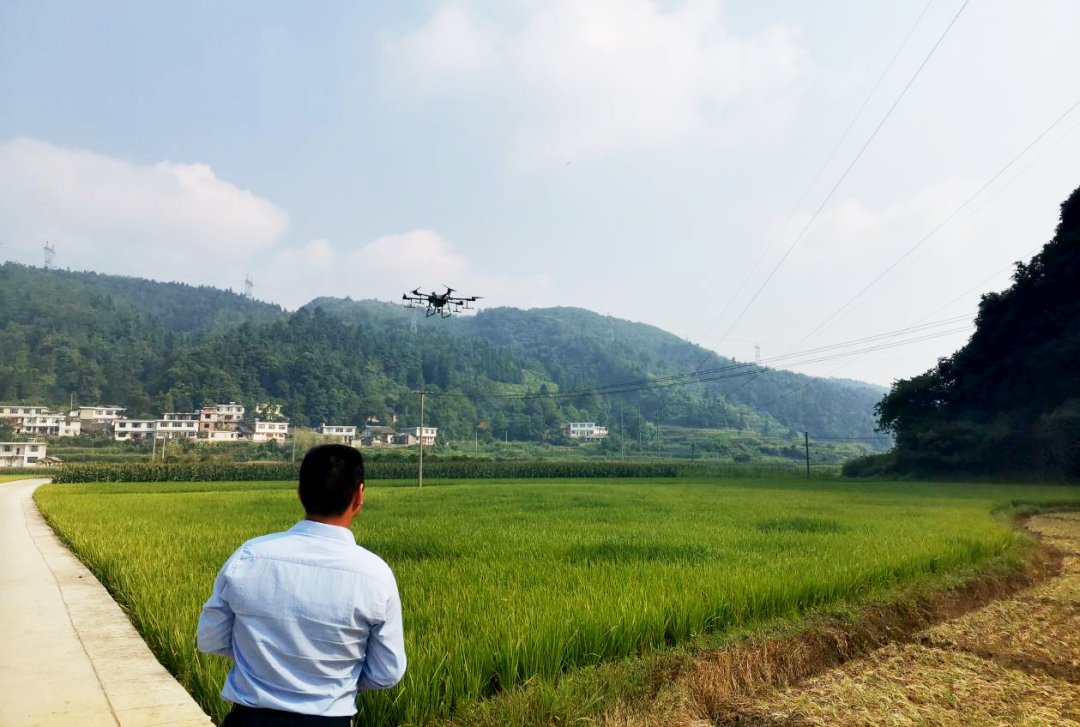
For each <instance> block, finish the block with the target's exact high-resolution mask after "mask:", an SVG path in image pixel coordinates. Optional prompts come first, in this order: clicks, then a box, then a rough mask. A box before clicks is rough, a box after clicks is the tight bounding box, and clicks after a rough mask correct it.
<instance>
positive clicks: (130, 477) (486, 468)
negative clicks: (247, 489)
mask: <svg viewBox="0 0 1080 727" xmlns="http://www.w3.org/2000/svg"><path fill="white" fill-rule="evenodd" d="M687 467H688V465H685V464H684V465H682V467H681V468H680V466H679V465H676V464H674V463H671V462H619V461H605V460H594V461H591V462H495V461H491V460H486V461H485V460H472V461H469V460H458V461H455V460H446V461H444V460H435V461H429V462H426V463H425V464H424V472H425V475H426V476H427V477H430V478H432V479H436V478H456V479H510V478H514V479H523V478H527V479H537V478H539V479H546V478H583V477H619V478H628V477H678V476H679V473H680V469H684V470H685V469H686V468H687ZM691 467H692V466H691ZM299 472H300V465H299V463H291V464H290V463H284V462H271V463H251V464H149V463H144V464H73V465H64V466H63V467H61V468H60V469H59V471H58V472H57V474H56V475H55V476H54V477H53V482H55V483H58V484H59V483H76V482H79V483H85V482H228V481H240V482H245V481H252V480H287V481H295V480H296V479H297V478H298V477H299ZM364 473H365V478H366V479H367V480H409V479H414V478H416V477H417V475H418V468H417V465H416V464H414V463H412V462H405V461H396V462H395V461H378V460H376V461H374V462H368V463H367V465H366V466H365V468H364Z"/></svg>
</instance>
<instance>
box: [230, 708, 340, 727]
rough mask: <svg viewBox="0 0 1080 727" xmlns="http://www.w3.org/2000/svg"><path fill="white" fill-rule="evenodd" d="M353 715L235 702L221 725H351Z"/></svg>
mask: <svg viewBox="0 0 1080 727" xmlns="http://www.w3.org/2000/svg"><path fill="white" fill-rule="evenodd" d="M351 725H352V717H320V716H319V715H316V714H297V713H295V712H280V711H278V710H276V709H256V708H255V707H245V706H243V705H242V704H234V705H233V708H232V711H231V712H229V714H228V715H226V716H225V721H224V722H222V723H221V727H351Z"/></svg>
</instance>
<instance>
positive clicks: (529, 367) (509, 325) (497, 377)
mask: <svg viewBox="0 0 1080 727" xmlns="http://www.w3.org/2000/svg"><path fill="white" fill-rule="evenodd" d="M409 313H410V312H408V311H405V310H403V309H402V308H401V307H400V306H397V305H393V304H390V303H380V302H376V301H363V302H354V301H351V300H336V299H319V300H317V301H313V302H312V303H311V304H309V305H308V306H306V307H305V308H303V309H301V310H300V311H297V312H296V313H291V314H290V313H286V312H284V311H282V310H281V309H280V308H278V307H277V306H272V305H268V304H264V303H259V302H256V301H252V300H248V299H247V298H244V297H242V296H239V295H236V294H234V293H231V292H226V291H219V290H214V289H212V288H202V287H200V288H195V287H191V286H187V285H180V284H172V283H170V284H162V283H154V282H151V281H146V280H138V279H133V278H122V277H116V276H108V275H97V274H93V273H73V272H67V271H60V270H40V269H35V268H30V267H25V266H20V265H16V264H13V263H6V264H3V265H0V401H3V402H27V403H31V402H32V403H40V404H45V405H49V406H52V407H54V408H56V409H58V410H62V409H65V408H66V407H67V406H69V404H70V401H71V400H70V397H71V396H72V395H74V397H75V403H76V404H100V403H110V404H118V405H120V406H125V407H127V408H128V410H129V414H131V415H132V416H150V415H153V416H157V415H159V414H160V413H161V412H162V411H190V410H192V409H194V408H195V407H197V406H200V405H203V404H207V403H216V402H224V401H230V400H235V401H243V402H245V403H248V404H253V403H256V402H262V403H267V402H269V403H277V404H281V405H282V407H283V411H284V413H285V414H286V416H288V417H289V418H290V419H291V421H292V423H293V424H299V425H308V426H317V425H319V424H322V423H324V422H326V423H339V424H356V425H361V426H362V425H363V424H364V422H365V421H366V418H367V417H368V416H370V415H374V416H377V417H379V419H380V420H382V421H390V418H389V413H390V412H391V411H392V412H396V413H397V414H398V415H399V417H400V419H399V422H400V424H401V425H402V426H416V424H418V423H419V422H418V419H419V411H418V401H417V397H416V396H414V395H413V394H412V392H414V391H416V390H418V389H421V388H425V389H427V390H428V391H431V392H433V393H442V394H447V393H451V394H455V396H453V397H448V396H432V397H430V398H429V399H428V406H427V416H426V420H427V422H426V423H429V424H431V425H433V426H437V427H439V428H440V437H441V438H448V439H457V440H471V439H472V438H473V436H474V434H476V433H477V432H479V438H480V439H481V440H483V441H485V442H488V443H490V442H492V441H493V440H496V439H504V438H505V439H510V440H519V441H530V442H546V443H554V444H556V445H566V444H570V443H569V442H566V441H565V440H563V438H562V434H561V429H562V426H563V425H564V423H565V422H566V421H568V420H574V421H597V422H599V423H601V424H605V425H607V426H608V428H609V429H610V430H611V431H612V437H611V438H610V440H609V446H610V447H613V448H615V449H621V442H622V440H626V442H627V443H633V442H638V441H642V442H644V443H645V445H646V446H645V449H646V450H647V449H648V444H649V442H651V441H652V440H653V436H652V435H653V433H654V424H655V423H656V422H658V421H659V422H662V423H663V424H665V425H678V426H684V427H699V428H710V429H720V428H726V429H731V430H738V431H740V432H741V433H743V436H744V437H747V438H749V437H751V436H753V435H755V434H756V435H760V436H762V437H766V438H776V437H780V438H784V437H789V436H791V435H792V434H794V433H797V432H802V431H809V432H810V433H811V434H812V435H817V436H823V437H824V436H834V437H845V436H848V437H861V436H866V435H869V434H871V432H872V429H873V416H872V407H873V404H874V402H875V401H877V399H878V398H880V396H881V393H882V391H883V390H882V389H880V388H878V387H873V386H869V385H865V384H859V383H857V382H851V381H843V380H834V379H828V380H825V379H811V378H810V377H806V376H802V375H799V374H795V373H791V372H786V371H770V370H762V371H761V372H760V373H758V374H756V375H753V376H739V377H736V378H730V379H727V380H715V381H710V382H696V383H693V384H689V385H687V386H681V387H672V388H661V389H654V390H651V391H639V392H632V393H623V394H620V395H618V396H610V397H599V396H595V395H589V396H585V395H583V396H578V397H573V398H565V399H551V398H547V399H528V400H521V399H517V400H505V399H502V400H500V399H487V398H484V397H487V396H490V395H492V394H521V393H525V392H534V393H548V394H551V393H555V392H557V391H560V390H563V391H565V390H570V389H573V390H580V389H587V388H591V387H596V386H600V385H609V384H613V383H621V382H626V381H642V380H649V379H654V378H658V377H663V376H669V375H671V374H676V373H685V372H687V371H693V370H695V369H698V368H700V367H702V366H704V367H706V368H708V367H719V366H725V365H730V364H731V363H732V361H731V360H729V359H725V358H721V357H719V356H715V355H712V354H709V353H707V352H706V351H704V350H703V349H701V348H699V347H698V346H695V345H692V344H689V343H687V342H686V341H684V340H682V339H680V338H679V337H677V336H674V335H672V334H669V333H666V332H664V331H661V330H660V329H657V328H654V327H652V326H647V325H643V324H639V323H631V322H629V321H623V320H619V319H616V318H611V317H608V316H601V315H598V314H595V313H591V312H589V311H585V310H580V309H574V308H551V309H545V310H530V311H521V310H517V309H513V308H497V309H492V310H485V311H482V312H481V313H479V314H478V315H475V316H469V317H462V318H455V319H451V320H445V321H444V320H441V319H432V320H423V317H422V316H421V320H422V322H421V323H420V325H419V330H418V331H417V332H416V333H413V332H411V331H410V325H409V323H410V320H411V319H410V317H409ZM744 373H748V371H746V370H744Z"/></svg>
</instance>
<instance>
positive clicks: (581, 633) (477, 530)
mask: <svg viewBox="0 0 1080 727" xmlns="http://www.w3.org/2000/svg"><path fill="white" fill-rule="evenodd" d="M1057 493H1060V490H1056V489H1055V488H1031V487H1003V486H975V485H972V486H963V485H912V484H881V483H873V484H850V483H842V482H836V483H822V482H817V483H806V484H802V483H792V482H790V481H789V482H767V481H766V482H763V481H761V480H755V481H752V482H751V481H718V482H687V481H671V480H667V481H640V480H638V481H634V482H631V483H621V482H616V481H603V480H587V481H582V480H577V481H537V480H529V481H515V482H497V481H484V482H480V481H471V482H459V483H456V484H452V485H439V486H431V487H425V488H424V489H422V490H418V489H415V488H407V487H393V486H387V485H376V486H372V487H369V489H368V495H367V499H366V504H365V507H364V512H363V513H362V514H361V516H360V518H359V519H358V521H357V523H356V524H355V526H354V531H355V533H356V535H357V539H358V541H359V542H360V543H361V544H362V545H363V546H364V547H366V548H368V549H370V550H372V551H374V552H375V553H377V554H379V555H381V556H382V557H383V558H385V559H386V561H387V562H388V563H389V564H390V565H391V567H392V568H393V569H394V571H395V573H396V574H397V578H398V583H399V586H400V589H401V597H402V602H403V604H404V609H405V625H406V642H407V650H408V655H409V671H408V675H407V676H406V678H405V680H404V681H403V682H402V684H401V685H399V686H398V687H397V688H395V689H394V690H391V691H389V692H386V693H377V694H372V695H366V696H365V697H363V698H362V700H361V703H360V709H361V715H362V719H361V722H360V723H361V724H365V725H389V724H399V723H433V722H435V721H436V720H438V719H441V718H446V717H448V716H452V715H453V713H454V712H455V710H456V709H458V708H460V707H461V706H462V705H463V704H465V703H466V702H468V701H470V700H475V699H482V698H484V697H486V696H490V695H492V694H495V693H497V692H498V691H499V690H501V689H504V688H506V687H508V686H511V685H519V684H522V683H524V682H525V681H526V680H528V679H530V677H533V676H535V675H540V676H550V675H553V674H557V673H561V672H564V671H568V670H572V669H573V668H575V667H579V666H583V665H588V664H595V663H598V662H600V661H603V660H607V659H611V658H614V657H619V656H622V655H627V654H631V653H635V652H636V651H639V650H640V649H642V648H645V647H648V646H653V645H662V644H664V643H671V642H677V641H680V640H683V639H686V638H688V637H690V636H692V635H694V634H695V633H698V632H701V631H705V630H711V631H722V630H726V629H731V628H742V627H746V626H751V625H754V624H758V623H762V622H764V621H766V620H769V619H773V618H776V617H787V616H793V615H798V614H800V613H803V612H805V611H807V610H810V609H814V608H818V607H823V606H829V605H832V604H838V603H840V602H849V601H857V600H859V599H862V598H867V597H872V596H873V597H877V596H880V595H881V594H883V593H884V592H886V591H888V590H890V589H894V588H896V587H897V586H899V585H903V584H908V583H912V582H915V581H923V580H925V579H926V578H928V577H929V578H934V577H936V576H938V575H939V574H942V573H945V572H948V571H951V570H955V569H958V568H964V567H969V566H972V565H979V564H983V563H986V562H988V561H990V560H993V559H995V558H1002V557H1003V558H1006V559H1007V558H1010V557H1014V556H1015V552H1016V549H1015V544H1016V536H1015V535H1014V533H1013V531H1012V529H1011V528H1010V527H1009V526H1008V524H1007V523H1006V522H1005V521H1004V520H1003V519H1002V518H999V517H995V516H994V515H992V512H991V511H992V510H993V509H994V508H995V507H996V506H998V505H1001V504H1005V503H1008V502H1009V500H1010V499H1011V498H1024V499H1032V498H1036V499H1037V498H1039V497H1054V496H1056V494H1057ZM36 497H37V500H38V503H39V505H40V506H41V508H42V510H43V512H45V514H46V516H47V517H48V519H49V520H50V522H51V523H52V524H53V526H54V527H55V528H56V529H57V530H58V531H59V532H60V533H61V535H62V536H63V537H64V538H65V539H66V540H67V541H68V542H69V543H70V544H71V545H72V547H73V548H74V549H75V551H76V552H77V553H78V554H79V555H80V557H82V558H83V559H84V560H85V561H87V562H88V563H89V564H91V566H92V567H93V568H94V569H95V570H96V572H97V573H98V574H99V577H101V578H102V580H103V581H104V582H105V583H106V585H107V586H108V587H109V588H110V589H111V590H112V591H113V592H114V593H115V594H116V595H117V597H118V599H119V600H120V601H121V603H122V604H123V605H124V606H125V607H126V608H127V609H128V610H129V613H130V614H131V617H132V619H133V621H134V622H135V624H136V626H137V627H138V629H139V630H140V631H141V632H142V634H143V635H144V636H145V637H146V639H147V641H148V642H149V643H150V645H151V647H152V648H153V649H154V651H155V652H156V653H157V654H158V656H159V658H161V659H162V661H163V662H164V663H165V664H166V665H167V666H168V667H169V669H171V670H172V671H173V672H174V673H175V674H176V675H177V676H178V677H179V679H180V681H181V682H182V683H183V684H184V685H185V686H186V687H187V688H188V690H189V691H191V693H192V694H193V695H194V696H195V697H196V698H197V699H198V700H199V702H200V703H201V704H202V705H203V706H204V707H205V708H206V709H207V710H208V711H209V712H210V714H211V715H212V716H214V718H215V719H217V720H220V719H221V718H222V717H223V715H224V714H225V712H226V711H227V708H228V705H227V704H226V703H224V702H222V701H221V700H220V699H219V697H218V692H219V690H220V688H221V684H222V682H223V680H224V677H225V674H226V672H227V670H228V667H229V662H227V661H226V660H224V659H221V658H218V657H210V656H205V655H203V654H200V653H198V651H197V650H196V648H195V627H196V622H197V620H198V617H199V612H200V609H201V606H202V603H203V602H204V600H205V599H206V597H207V596H208V595H209V593H210V588H211V584H212V582H213V579H214V576H215V575H216V573H217V570H218V568H219V567H220V566H221V564H222V563H223V562H224V561H225V559H226V557H227V556H228V555H229V554H230V553H231V552H232V551H233V549H235V548H236V547H237V546H238V545H240V543H242V542H243V541H244V540H246V539H248V538H251V537H255V536H257V535H262V534H264V533H267V532H272V531H278V530H284V529H286V528H288V527H290V526H291V525H292V524H293V523H294V522H295V521H296V520H297V519H298V518H299V517H300V516H301V511H300V508H299V505H298V504H297V501H296V494H295V490H294V487H293V485H291V484H288V483H250V482H249V483H170V484H165V483H160V484H159V483H142V484H120V485H117V484H102V485H52V486H47V487H44V488H42V489H41V490H39V491H38V494H37V496H36Z"/></svg>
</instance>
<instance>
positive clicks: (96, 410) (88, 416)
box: [71, 405, 127, 424]
mask: <svg viewBox="0 0 1080 727" xmlns="http://www.w3.org/2000/svg"><path fill="white" fill-rule="evenodd" d="M125 411H127V410H126V409H124V407H122V406H114V405H110V406H80V407H79V408H78V409H77V410H76V411H73V412H71V416H72V417H78V418H79V419H80V420H82V421H83V422H84V423H85V422H90V423H93V424H111V423H112V422H114V421H116V420H117V419H120V418H122V417H123V416H124V412H125Z"/></svg>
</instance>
